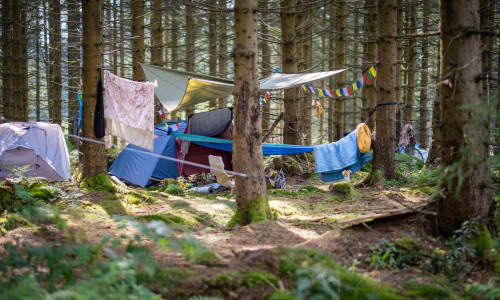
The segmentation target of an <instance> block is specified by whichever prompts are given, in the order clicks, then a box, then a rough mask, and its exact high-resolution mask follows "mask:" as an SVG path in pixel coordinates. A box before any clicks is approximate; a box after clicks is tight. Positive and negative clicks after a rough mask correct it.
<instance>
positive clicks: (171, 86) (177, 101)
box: [141, 64, 346, 112]
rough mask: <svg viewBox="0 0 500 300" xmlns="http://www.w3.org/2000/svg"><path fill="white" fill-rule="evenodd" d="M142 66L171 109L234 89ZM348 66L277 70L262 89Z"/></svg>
mask: <svg viewBox="0 0 500 300" xmlns="http://www.w3.org/2000/svg"><path fill="white" fill-rule="evenodd" d="M141 66H142V69H143V71H144V74H145V75H146V78H147V79H148V81H149V82H156V83H155V95H156V97H157V98H158V100H160V102H161V104H162V105H163V107H164V108H165V109H166V110H167V111H169V112H170V111H174V110H179V109H181V108H184V107H188V106H191V105H195V104H198V103H201V102H205V101H208V100H211V99H216V98H221V97H226V96H229V95H231V93H232V92H233V87H234V82H233V81H232V80H228V79H223V78H218V77H215V76H209V75H203V74H198V73H192V72H186V71H179V70H172V69H167V68H162V67H158V66H152V65H147V64H141ZM345 70H346V69H341V70H335V71H326V72H315V73H300V74H279V73H275V74H273V75H272V76H269V77H266V78H264V79H261V80H260V83H259V84H260V89H261V90H263V91H272V90H281V89H286V88H291V87H295V86H300V85H303V84H306V83H309V82H313V81H316V80H320V79H323V78H327V77H330V76H333V75H335V74H338V73H341V72H343V71H345Z"/></svg>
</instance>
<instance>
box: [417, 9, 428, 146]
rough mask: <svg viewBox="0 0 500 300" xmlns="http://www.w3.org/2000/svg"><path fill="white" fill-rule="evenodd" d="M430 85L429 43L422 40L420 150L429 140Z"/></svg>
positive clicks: (426, 22)
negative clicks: (428, 92) (428, 86)
mask: <svg viewBox="0 0 500 300" xmlns="http://www.w3.org/2000/svg"><path fill="white" fill-rule="evenodd" d="M428 10H429V1H424V6H423V11H424V13H423V21H422V26H423V33H426V32H427V31H428V30H429V14H428V13H427V11H428ZM428 84H429V42H428V40H427V38H424V39H422V71H421V72H420V138H419V142H420V148H422V149H426V148H427V146H428V145H429V144H428V140H429V136H428V134H427V131H428V130H427V127H428V121H427V120H428V116H427V115H428V114H429V110H428V108H427V105H428V101H427V85H428Z"/></svg>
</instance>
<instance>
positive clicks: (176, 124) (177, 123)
mask: <svg viewBox="0 0 500 300" xmlns="http://www.w3.org/2000/svg"><path fill="white" fill-rule="evenodd" d="M175 115H176V116H177V122H175V126H177V127H181V126H180V125H179V122H180V121H182V120H181V117H179V112H176V113H175Z"/></svg>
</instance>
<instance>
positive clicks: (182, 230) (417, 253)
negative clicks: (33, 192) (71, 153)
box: [0, 174, 500, 299]
mask: <svg viewBox="0 0 500 300" xmlns="http://www.w3.org/2000/svg"><path fill="white" fill-rule="evenodd" d="M361 176H362V174H359V175H357V176H354V178H353V181H356V180H359V179H361ZM54 187H55V188H57V189H58V194H59V195H61V193H63V194H65V196H63V197H61V196H60V197H59V199H60V200H59V201H57V202H53V203H51V204H50V207H59V210H60V219H64V220H65V222H64V223H65V224H66V226H65V229H64V230H61V228H58V226H57V223H56V222H38V223H37V224H36V226H22V225H18V226H14V227H15V228H10V230H8V231H7V232H6V233H5V234H4V235H3V236H0V244H3V245H5V244H6V243H12V244H17V245H20V244H21V242H29V243H30V244H31V245H40V246H41V245H44V244H47V243H50V244H51V245H59V246H60V245H65V244H73V243H86V244H102V240H103V239H106V237H108V236H109V237H111V238H112V239H121V240H122V241H128V242H124V243H123V242H122V246H118V247H116V249H115V251H116V254H117V255H123V253H124V252H125V251H126V247H125V246H126V245H129V246H130V245H131V242H130V241H133V240H134V238H135V243H136V244H137V245H139V244H140V245H142V246H145V247H146V248H147V249H149V250H150V251H151V252H150V257H152V259H153V261H154V262H155V263H153V265H155V267H157V268H160V266H162V267H161V268H162V270H163V272H164V273H163V275H162V276H163V277H162V276H160V275H157V274H156V275H155V280H150V281H149V283H148V284H146V286H147V287H148V288H149V290H151V291H152V292H153V293H155V294H157V295H160V296H161V297H163V298H166V299H203V298H202V296H203V297H207V298H206V299H209V298H208V297H209V296H210V297H218V298H211V299H334V298H335V297H336V296H339V295H340V296H339V297H340V298H344V297H342V293H339V291H340V288H339V290H337V291H336V290H335V289H334V290H333V291H329V290H328V289H327V288H325V286H324V283H325V282H326V283H329V284H330V285H332V286H335V284H334V283H333V281H332V279H331V278H330V277H328V276H330V275H331V274H330V275H328V274H329V273H328V271H324V272H326V273H322V271H317V270H316V271H314V272H316V273H314V272H313V271H311V270H312V269H311V268H309V267H311V266H312V265H313V264H315V263H317V262H318V260H319V261H321V260H322V259H323V258H318V256H317V254H314V253H321V254H325V255H326V256H327V257H328V258H330V259H331V260H332V261H333V262H336V263H337V264H338V265H340V266H341V267H343V268H345V269H343V270H345V272H347V273H356V274H359V275H361V277H362V278H369V279H367V280H369V281H368V282H369V284H374V286H375V287H380V284H381V283H384V284H386V285H388V286H390V288H391V289H392V290H391V291H392V293H393V294H394V295H397V296H400V297H402V298H408V299H438V298H439V299H449V298H452V299H453V298H456V299H462V298H467V297H470V298H475V297H476V296H478V295H486V294H485V293H488V294H487V295H488V297H490V295H493V294H494V292H496V293H497V294H494V295H499V294H498V293H500V291H499V290H498V289H497V290H495V291H493V292H492V289H491V288H490V289H489V290H488V289H487V288H484V289H483V290H481V291H479V292H475V293H472V292H471V291H470V289H469V290H468V291H467V292H466V291H465V285H467V284H468V285H469V286H471V284H473V283H477V284H480V286H487V284H488V283H491V282H493V284H494V285H493V286H495V284H498V279H499V277H498V274H495V273H494V272H493V269H492V268H488V267H486V268H485V267H481V268H477V267H475V268H472V269H470V270H468V271H467V272H466V275H464V276H462V277H460V278H458V279H457V278H455V279H450V275H449V274H448V275H446V274H443V273H442V272H441V273H439V272H437V271H436V270H438V269H437V267H436V266H435V261H436V260H435V259H436V255H437V254H436V253H442V254H443V253H445V251H448V250H449V248H450V245H449V244H448V245H447V244H446V243H445V242H446V240H445V239H443V238H441V237H438V236H436V235H434V234H433V229H432V226H431V225H430V224H431V223H432V221H431V220H432V217H431V218H429V217H428V216H429V214H426V213H425V211H424V212H423V211H421V210H420V208H422V207H423V206H424V205H425V204H427V203H428V202H429V201H430V196H429V195H430V194H432V192H433V190H432V189H430V188H428V187H419V188H410V187H404V186H401V185H398V184H394V183H393V184H392V185H391V184H390V183H385V184H379V185H376V186H374V187H371V188H366V187H365V188H360V187H357V188H355V189H354V191H353V194H352V195H350V196H340V195H332V192H331V191H330V189H329V185H328V184H325V183H323V182H322V181H321V180H319V179H318V178H314V177H307V178H304V177H296V178H293V177H290V178H287V187H286V189H269V190H268V199H269V204H270V206H271V208H272V210H273V212H274V213H275V216H276V217H277V218H276V220H273V221H266V222H257V223H253V224H250V225H247V226H236V227H234V228H228V227H227V226H226V224H227V223H228V221H229V220H230V218H231V217H232V215H233V214H234V211H235V207H236V203H235V199H234V195H231V194H229V191H227V190H226V191H222V192H218V193H215V194H213V195H206V194H199V193H191V192H188V191H187V190H184V191H178V195H172V194H166V193H165V192H162V191H160V190H158V189H142V188H138V187H126V186H115V188H116V190H115V192H105V191H97V190H88V189H82V188H80V186H78V184H77V183H76V182H74V181H73V182H71V181H70V182H67V183H62V184H61V183H57V184H55V185H54ZM408 208H418V209H415V210H413V211H412V212H410V213H408V212H407V211H406V213H404V214H402V215H396V216H386V217H382V218H378V219H374V218H377V217H378V216H381V215H380V214H383V213H387V212H392V211H396V212H397V211H403V210H404V209H408ZM8 215H9V213H7V212H5V213H4V215H2V216H0V223H1V222H2V218H8ZM117 215H119V216H122V217H126V218H129V220H134V221H138V222H139V224H147V223H148V222H151V221H162V222H163V223H165V224H166V225H167V226H168V228H170V229H172V231H171V232H169V233H168V238H167V239H168V242H167V243H162V242H157V240H155V236H154V235H140V238H138V237H136V235H137V234H138V233H139V230H137V226H136V227H134V226H126V227H122V226H120V225H119V224H120V222H117V220H116V216H117ZM363 216H365V217H367V218H366V219H362V217H363ZM349 220H353V221H349ZM32 223H35V222H34V221H32ZM139 228H140V229H144V228H143V227H139ZM151 228H153V227H151ZM153 231H154V230H153ZM158 232H159V231H157V233H158ZM164 236H167V235H164ZM193 238H194V239H193ZM163 241H164V242H165V241H166V239H163ZM186 241H191V242H186ZM193 241H195V242H193ZM165 244H168V246H169V247H168V249H166V248H165ZM176 245H177V247H178V248H176ZM179 245H180V246H179ZM305 248H307V249H314V250H316V252H307V251H306V252H300V251H303V250H297V251H299V252H300V253H302V254H301V255H303V257H302V258H299V259H298V260H299V261H297V259H295V263H297V264H298V265H299V266H300V268H302V269H301V270H302V272H303V273H304V272H305V273H307V272H313V273H307V274H309V275H308V276H306V277H307V280H306V281H307V283H304V280H302V283H300V281H299V280H296V279H297V276H298V275H296V274H291V273H290V272H292V271H290V270H288V271H287V270H285V269H284V267H283V266H284V264H285V263H286V260H285V257H292V256H293V255H292V254H293V252H290V251H292V250H289V249H305ZM127 249H128V248H127ZM175 249H177V251H174V250H175ZM314 250H312V251H314ZM127 251H128V250H127ZM304 251H305V250H304ZM308 251H309V250H308ZM377 251H378V252H377ZM405 255H406V256H407V257H406V258H405ZM5 257H7V250H6V249H0V259H5ZM306 257H309V258H307V259H306ZM314 257H315V258H314ZM315 259H316V260H315ZM447 259H448V260H450V261H451V263H455V262H454V261H452V260H453V258H452V257H449V258H447ZM426 260H427V268H425V264H424V262H425V261H426ZM320 264H322V265H324V264H325V263H324V262H323V263H320ZM294 270H295V271H296V272H297V274H299V273H300V271H298V270H297V269H294ZM0 271H1V268H0ZM456 271H457V272H458V271H460V270H458V269H457V270H456ZM287 272H288V274H287ZM252 274H253V277H252V276H251V275H252ZM325 274H326V275H325ZM337 275H338V276H339V278H344V277H342V276H345V275H341V274H340V273H339V274H337ZM455 275H458V274H455ZM325 276H326V277H325ZM160 277H161V278H162V279H161V280H160ZM294 278H295V280H294ZM302 279H304V277H303V278H302ZM371 279H373V280H375V281H374V283H372V281H370V280H371ZM301 284H302V285H301ZM358 284H359V283H358ZM304 286H305V287H304ZM308 289H309V290H308ZM485 290H486V291H485ZM343 293H344V295H348V294H349V293H350V292H349V291H347V292H346V291H344V292H343ZM373 293H374V295H378V296H377V297H379V298H385V297H384V296H381V295H383V294H380V293H379V294H377V292H373ZM471 293H472V294H471ZM481 293H483V294H481ZM335 295H336V296H335ZM366 295H368V296H366ZM391 295H392V294H391ZM471 295H472V296H471ZM369 296H370V293H368V294H360V295H359V296H356V294H354V296H352V295H351V296H350V298H349V297H346V298H348V299H365V297H369ZM315 297H316V298H315ZM478 297H479V298H480V296H478ZM375 298H376V297H375ZM387 298H394V297H392V296H390V297H389V296H387ZM491 299H493V298H491Z"/></svg>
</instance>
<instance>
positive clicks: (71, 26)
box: [66, 0, 81, 145]
mask: <svg viewBox="0 0 500 300" xmlns="http://www.w3.org/2000/svg"><path fill="white" fill-rule="evenodd" d="M66 3H67V10H68V85H69V88H68V93H69V95H68V101H69V103H68V108H69V117H70V118H69V124H68V125H69V133H70V134H75V133H77V131H78V111H79V109H80V102H79V101H78V90H79V85H80V78H81V76H80V56H81V55H80V41H81V33H80V30H79V28H80V25H81V23H80V21H81V20H80V3H81V2H80V1H77V0H71V1H67V2H66ZM70 141H71V142H72V143H73V144H74V145H76V143H77V142H78V141H77V140H76V139H73V138H71V139H70Z"/></svg>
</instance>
